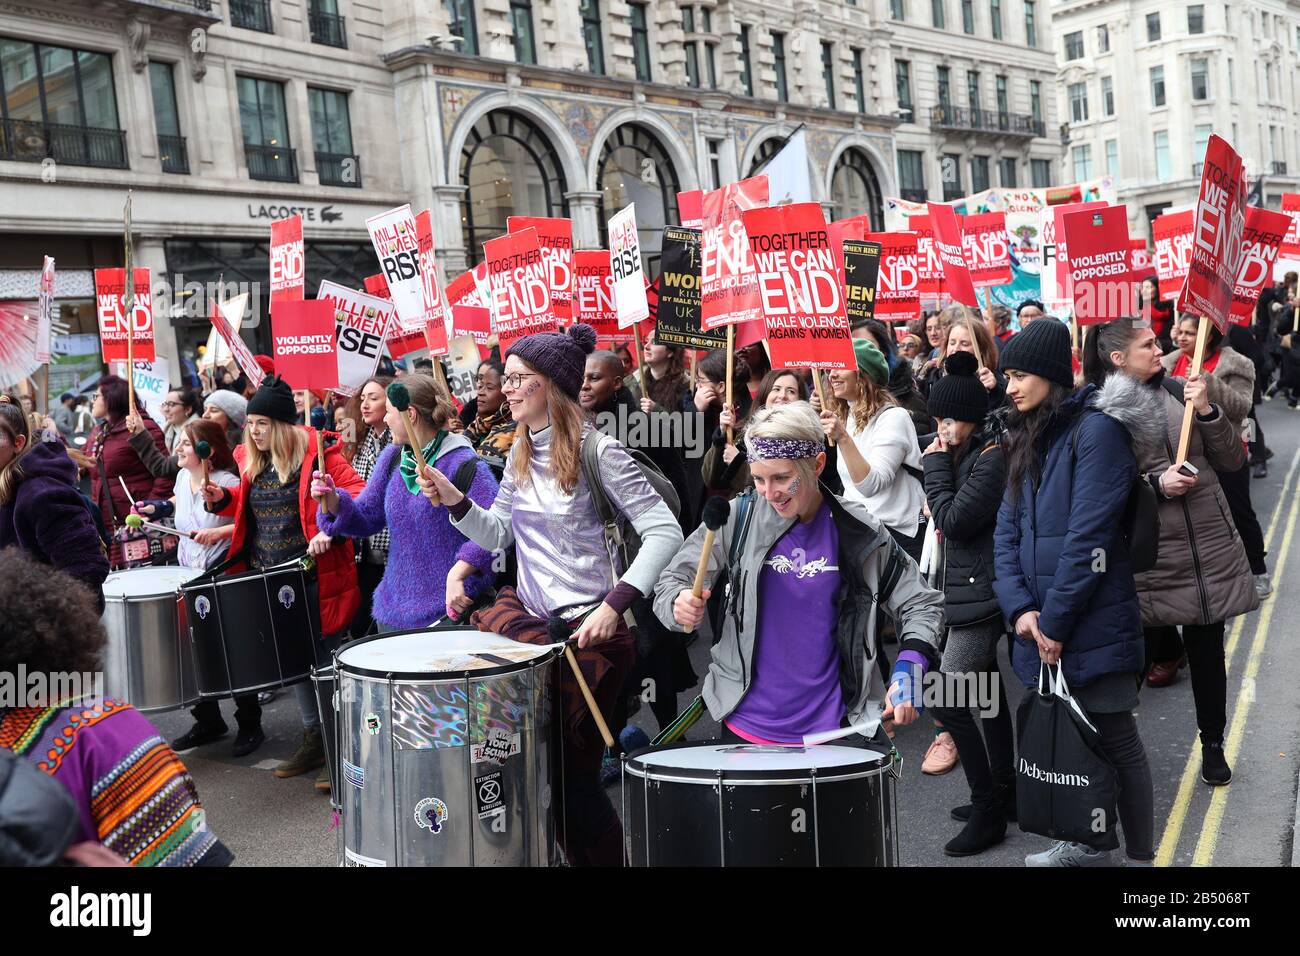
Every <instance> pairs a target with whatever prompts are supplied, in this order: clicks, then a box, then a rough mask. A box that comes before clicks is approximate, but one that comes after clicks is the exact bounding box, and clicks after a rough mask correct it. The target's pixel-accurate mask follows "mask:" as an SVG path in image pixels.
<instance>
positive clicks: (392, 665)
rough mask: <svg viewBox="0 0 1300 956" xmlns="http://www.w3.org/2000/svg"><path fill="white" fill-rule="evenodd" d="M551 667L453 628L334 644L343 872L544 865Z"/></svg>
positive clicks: (552, 762)
mask: <svg viewBox="0 0 1300 956" xmlns="http://www.w3.org/2000/svg"><path fill="white" fill-rule="evenodd" d="M558 660H559V652H558V651H557V650H555V649H553V648H547V647H538V646H536V645H532V644H523V643H519V642H516V641H512V640H510V639H508V638H505V637H501V636H500V635H498V634H489V633H486V632H482V631H474V630H467V629H464V628H459V627H454V628H447V629H432V630H421V631H404V632H399V633H396V634H383V635H380V636H377V637H370V638H365V639H363V640H360V641H354V642H352V643H351V644H348V645H347V646H346V647H343V648H341V649H340V650H339V651H338V653H337V654H336V655H335V666H336V669H337V675H338V689H339V705H338V706H339V714H338V721H339V757H340V770H341V772H340V779H339V784H338V785H339V788H340V789H341V790H342V794H341V802H342V804H343V840H344V856H345V865H348V866H548V865H552V864H554V863H556V862H557V861H558V860H559V859H560V853H559V845H558V842H557V839H556V828H555V821H554V814H553V811H552V807H553V806H554V804H555V802H556V798H555V796H554V795H553V794H552V789H551V788H552V786H559V785H560V781H561V774H560V771H559V768H558V761H559V729H560V728H559V719H558V715H557V714H556V711H555V707H556V702H557V701H558V699H559V691H558V689H557V685H558V681H559V674H558V671H557V667H558V663H557V662H558Z"/></svg>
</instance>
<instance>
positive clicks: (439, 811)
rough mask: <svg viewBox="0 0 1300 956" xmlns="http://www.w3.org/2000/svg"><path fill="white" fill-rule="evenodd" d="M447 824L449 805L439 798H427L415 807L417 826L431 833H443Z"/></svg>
mask: <svg viewBox="0 0 1300 956" xmlns="http://www.w3.org/2000/svg"><path fill="white" fill-rule="evenodd" d="M446 822H447V804H445V803H443V802H442V801H441V800H439V799H438V798H437V797H425V798H424V799H423V800H421V801H420V802H419V803H417V804H416V805H415V824H416V826H418V827H420V828H421V829H422V830H428V831H429V832H430V833H441V832H442V825H443V824H444V823H446Z"/></svg>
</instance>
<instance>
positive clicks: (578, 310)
mask: <svg viewBox="0 0 1300 956" xmlns="http://www.w3.org/2000/svg"><path fill="white" fill-rule="evenodd" d="M573 317H574V319H576V320H577V321H578V322H582V323H585V324H586V325H590V326H591V327H592V328H593V329H595V330H596V342H597V344H598V345H601V346H606V345H612V344H613V343H614V342H615V341H616V340H618V339H620V338H622V336H620V335H619V328H618V309H617V308H615V306H614V277H613V275H611V274H610V271H609V253H608V252H606V251H605V250H603V249H596V250H590V249H588V250H585V251H582V252H575V253H574V254H573Z"/></svg>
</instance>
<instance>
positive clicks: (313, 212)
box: [248, 202, 343, 223]
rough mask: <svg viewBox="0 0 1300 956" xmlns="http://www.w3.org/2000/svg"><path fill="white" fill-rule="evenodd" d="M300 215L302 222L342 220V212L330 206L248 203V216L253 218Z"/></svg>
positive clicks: (279, 217)
mask: <svg viewBox="0 0 1300 956" xmlns="http://www.w3.org/2000/svg"><path fill="white" fill-rule="evenodd" d="M295 215H297V216H302V221H303V222H315V223H331V222H342V220H343V213H341V212H339V211H338V210H336V209H335V208H334V207H333V206H332V205H330V206H286V205H281V204H280V203H267V204H265V205H258V204H256V203H251V202H250V203H249V204H248V218H249V219H255V220H262V219H267V220H270V219H288V218H289V217H290V216H295Z"/></svg>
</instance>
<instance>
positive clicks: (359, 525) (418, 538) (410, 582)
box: [316, 435, 497, 630]
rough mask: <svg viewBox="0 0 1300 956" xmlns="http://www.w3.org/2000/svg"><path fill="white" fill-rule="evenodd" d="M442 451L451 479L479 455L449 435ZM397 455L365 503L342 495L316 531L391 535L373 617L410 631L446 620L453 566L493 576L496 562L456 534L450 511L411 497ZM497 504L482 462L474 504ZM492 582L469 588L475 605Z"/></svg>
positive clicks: (385, 456)
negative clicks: (336, 508) (460, 564)
mask: <svg viewBox="0 0 1300 956" xmlns="http://www.w3.org/2000/svg"><path fill="white" fill-rule="evenodd" d="M447 446H450V447H449V448H448V447H447ZM444 449H445V450H444V451H443V452H442V454H441V455H439V456H438V459H437V460H436V461H435V462H434V464H435V465H436V466H437V468H438V470H439V471H441V472H442V473H443V474H444V475H446V476H447V477H448V478H452V479H454V478H455V475H456V471H457V469H459V468H460V465H461V462H463V461H465V460H466V459H467V458H473V457H474V451H473V449H472V448H470V446H469V443H468V442H467V441H466V440H465V439H464V438H461V436H459V435H449V436H448V437H447V439H446V440H445V442H444ZM400 454H401V446H400V445H398V444H392V445H389V446H388V447H387V448H385V449H384V451H383V453H382V454H380V456H379V461H378V462H376V463H375V470H374V471H373V472H372V473H371V475H370V480H369V481H368V482H367V483H366V490H365V491H363V492H362V493H361V497H360V498H357V499H355V500H354V499H353V498H352V496H351V495H349V494H348V493H347V492H346V491H342V490H340V491H339V513H338V514H337V515H329V514H326V513H325V512H324V511H319V510H318V512H317V514H316V524H317V526H318V527H319V528H320V530H322V531H324V532H325V533H326V534H330V535H343V536H346V537H349V538H364V537H368V536H369V535H372V534H374V533H375V532H377V531H379V530H381V529H382V528H383V527H385V526H387V527H388V530H389V533H390V535H391V539H392V543H391V544H390V545H389V549H388V564H387V565H386V566H385V568H384V578H383V580H382V581H380V582H379V587H378V588H376V589H375V600H374V610H373V613H374V617H375V620H376V621H378V622H379V623H380V624H383V625H384V626H385V627H388V628H395V629H397V630H408V629H413V628H419V627H426V626H428V625H429V624H432V623H433V622H434V621H435V620H437V619H438V618H440V617H442V616H443V615H444V614H446V607H447V572H448V571H450V570H451V568H452V565H454V564H455V563H456V562H457V561H468V562H469V563H470V564H472V565H474V567H476V568H485V569H490V568H491V566H492V554H491V552H489V551H487V550H485V549H483V548H480V547H479V546H478V545H476V544H474V542H472V541H470V540H469V539H467V538H466V537H465V536H464V535H463V534H461V533H460V532H459V531H457V530H456V529H455V528H453V527H452V525H451V521H450V519H449V517H448V515H447V509H446V507H445V506H442V505H439V506H438V507H436V508H435V507H434V506H433V505H432V504H430V503H429V499H428V498H426V497H424V495H420V494H414V495H413V494H411V492H410V491H408V490H407V488H406V482H404V481H403V480H402V473H401V471H399V470H398V467H397V466H398V463H399V461H400V458H399V456H400ZM496 496H497V482H496V479H495V478H494V477H493V476H492V471H491V469H489V468H488V466H487V465H486V464H485V463H483V462H481V461H480V462H479V463H478V471H477V473H476V474H475V475H474V482H473V484H471V485H470V486H469V497H470V498H471V499H472V500H473V501H474V502H475V503H476V504H478V505H479V506H481V507H483V508H490V507H491V506H492V502H493V500H494V499H495V498H496ZM490 578H491V571H490V570H489V571H487V572H486V573H482V572H480V573H479V574H475V575H474V576H472V577H471V578H470V579H469V580H468V581H467V582H466V584H465V591H466V593H467V594H469V596H470V597H476V596H477V595H478V594H479V593H480V592H482V590H483V589H484V588H485V587H486V586H487V585H488V583H489V581H490Z"/></svg>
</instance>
